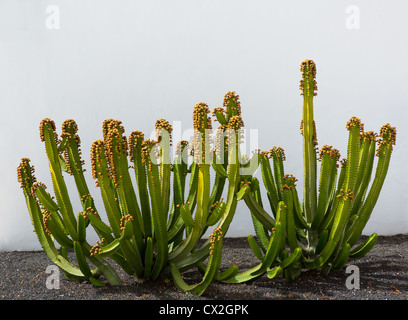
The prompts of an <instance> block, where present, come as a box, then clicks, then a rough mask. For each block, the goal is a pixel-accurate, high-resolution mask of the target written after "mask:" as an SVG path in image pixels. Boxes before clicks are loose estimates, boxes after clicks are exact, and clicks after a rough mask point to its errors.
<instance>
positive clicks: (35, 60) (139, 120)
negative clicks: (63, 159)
mask: <svg viewBox="0 0 408 320" xmlns="http://www.w3.org/2000/svg"><path fill="white" fill-rule="evenodd" d="M350 5H353V6H352V7H350ZM50 6H51V7H50ZM52 6H55V7H52ZM47 8H48V9H47ZM55 9H58V11H59V12H57V11H55ZM356 10H358V11H359V12H358V11H356ZM407 11H408V4H407V3H406V2H404V1H402V0H401V1H392V2H386V1H359V0H355V1H352V2H350V1H335V2H334V3H333V1H323V0H321V1H300V0H299V1H266V0H262V1H261V0H257V1H240V0H228V1H227V0H222V1H197V0H184V1H180V0H173V1H162V0H160V1H158V0H155V1H147V0H145V1H130V0H129V1H123V0H121V1H108V0H93V1H90V0H85V1H84V0H81V1H72V0H71V1H62V0H53V1H51V0H50V1H39V0H0V108H1V115H2V117H1V121H2V123H1V126H0V148H1V149H0V150H1V151H0V170H1V172H0V177H1V181H0V250H31V249H39V248H40V246H39V244H38V241H37V239H36V236H35V234H34V233H33V232H32V230H33V228H32V226H31V222H30V219H29V215H28V212H27V209H26V205H25V202H24V198H23V196H22V193H21V190H20V189H19V185H18V183H17V179H16V167H17V165H18V163H19V161H20V159H21V158H22V157H28V158H30V159H31V160H32V164H34V165H35V166H36V175H37V178H38V180H40V181H43V182H45V183H47V184H48V185H49V188H51V183H50V177H49V170H48V164H47V160H46V158H45V152H44V146H43V144H42V143H41V142H40V139H39V134H38V126H39V123H40V120H41V119H42V118H44V117H50V118H52V119H53V120H54V121H55V122H56V125H57V128H58V130H60V127H61V123H62V121H63V120H65V119H68V118H72V119H75V120H76V122H77V123H78V126H79V134H80V137H81V139H82V150H83V156H84V159H85V161H86V168H87V169H88V172H87V174H88V175H87V178H88V182H89V184H90V186H91V187H92V192H93V195H94V196H95V197H97V195H98V193H99V190H98V189H93V181H92V178H91V172H90V171H91V170H90V161H89V148H90V146H91V143H92V142H93V141H94V140H95V139H98V138H100V137H101V136H102V133H101V124H102V121H103V120H104V119H106V118H116V119H119V120H122V121H123V124H124V126H125V128H126V130H127V133H129V132H131V131H132V130H136V129H137V130H142V131H144V132H145V133H146V134H150V132H151V131H152V129H153V127H154V122H155V121H156V120H157V119H159V118H162V117H163V118H166V119H167V120H168V121H170V122H171V123H177V124H178V125H179V126H180V130H181V131H180V132H181V133H183V132H185V130H188V129H191V127H192V121H191V116H192V108H193V106H194V105H195V104H196V103H197V102H200V101H204V102H206V103H208V105H209V106H210V108H211V109H213V108H214V107H217V106H220V105H221V104H222V99H223V96H224V94H225V93H226V92H227V91H229V90H235V91H236V92H237V93H238V94H239V95H240V98H241V99H240V100H241V105H242V112H243V114H242V115H243V117H244V121H245V125H246V128H247V129H257V130H258V135H259V139H258V142H259V148H261V149H263V150H266V149H269V148H271V147H273V146H275V145H276V146H281V147H283V148H284V149H285V151H286V157H287V160H286V171H287V172H288V173H292V174H294V175H295V176H297V177H298V179H299V182H298V186H299V187H300V189H299V190H302V188H301V186H302V175H303V167H302V161H303V160H302V159H303V158H302V140H301V135H300V133H299V123H300V119H301V107H302V98H301V97H300V95H299V93H300V92H299V89H298V85H299V80H300V72H299V66H300V63H301V62H302V61H303V60H304V59H307V58H308V59H313V60H314V61H315V62H316V64H317V83H318V88H319V90H318V96H317V97H316V99H315V120H316V123H317V133H318V139H319V145H320V146H322V145H324V144H329V145H333V146H334V147H336V148H338V149H339V150H340V151H341V153H342V155H344V156H345V155H346V145H347V137H348V135H347V131H346V129H345V125H346V122H347V120H348V119H349V118H350V117H351V116H358V117H360V118H361V119H362V121H363V123H364V124H365V128H366V130H375V131H378V130H379V129H380V127H381V126H382V125H383V124H384V123H387V122H389V123H390V124H391V125H393V126H396V127H397V131H398V136H397V146H396V147H395V149H394V153H393V156H392V159H391V165H390V169H389V172H388V176H387V179H386V182H385V185H384V187H383V190H382V193H381V195H380V198H379V201H378V203H377V206H376V208H375V209H374V212H373V214H372V218H371V219H370V221H369V223H368V225H367V226H366V229H365V231H364V233H365V234H368V233H371V232H377V233H379V234H397V233H406V232H408V193H407V191H405V188H406V185H405V182H407V177H408V171H407V165H406V162H407V160H408V149H407V141H408V129H407V125H406V120H407V116H408V99H407V89H408V60H407V57H408V44H407V41H406V40H407V39H408V20H407V19H406V12H407ZM58 14H59V17H58V16H57V15H58ZM358 14H359V15H358ZM357 15H358V16H357ZM358 17H359V20H356V19H357V18H358ZM353 27H356V29H353ZM53 28H56V29H53ZM404 163H405V165H404ZM258 176H259V173H258ZM71 190H72V197H73V198H75V197H76V194H75V192H76V191H75V189H73V188H71ZM75 201H76V200H75ZM75 201H74V203H75ZM78 204H79V202H76V204H75V205H76V208H78V209H77V210H80V207H79V205H78ZM98 206H99V208H100V211H103V209H102V208H103V206H102V203H101V202H99V203H98ZM252 233H253V229H252V223H251V219H250V217H249V214H248V211H247V210H246V208H245V206H244V205H243V204H240V205H239V207H238V211H237V213H236V216H235V219H234V222H233V224H232V226H231V229H230V231H229V235H230V236H246V235H248V234H252Z"/></svg>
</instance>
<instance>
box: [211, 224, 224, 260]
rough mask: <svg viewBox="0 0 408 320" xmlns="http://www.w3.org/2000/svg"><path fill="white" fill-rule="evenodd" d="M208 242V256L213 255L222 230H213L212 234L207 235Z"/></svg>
mask: <svg viewBox="0 0 408 320" xmlns="http://www.w3.org/2000/svg"><path fill="white" fill-rule="evenodd" d="M209 238H210V239H211V240H210V243H211V245H210V256H212V255H213V253H214V248H215V242H216V241H220V240H221V239H222V229H221V228H220V227H218V228H215V229H214V232H213V233H212V234H210V235H209Z"/></svg>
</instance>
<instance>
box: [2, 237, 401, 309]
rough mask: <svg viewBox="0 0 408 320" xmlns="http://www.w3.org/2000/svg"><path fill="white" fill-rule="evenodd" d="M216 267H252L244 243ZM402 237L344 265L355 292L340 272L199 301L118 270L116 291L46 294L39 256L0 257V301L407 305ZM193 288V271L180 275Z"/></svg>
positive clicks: (69, 289) (68, 285) (213, 293)
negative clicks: (351, 270)
mask: <svg viewBox="0 0 408 320" xmlns="http://www.w3.org/2000/svg"><path fill="white" fill-rule="evenodd" d="M224 248H225V250H224V251H223V263H222V267H224V268H225V267H227V266H229V265H230V264H236V265H237V266H238V267H239V268H240V270H241V271H243V270H245V269H248V268H251V267H253V266H254V265H255V264H257V263H258V262H257V259H256V258H255V257H254V255H253V254H252V251H251V249H250V248H249V246H248V244H247V241H246V239H245V238H227V239H225V244H224ZM407 253H408V235H395V236H380V237H379V239H378V241H377V244H376V245H375V246H374V248H373V249H372V250H371V251H370V253H369V254H367V255H366V256H365V257H363V258H361V259H358V260H351V261H349V263H350V264H353V265H355V266H357V267H358V268H359V272H360V289H359V290H357V289H353V290H350V289H347V287H346V279H347V277H348V276H350V274H347V273H346V271H345V268H344V269H343V270H340V271H335V272H331V273H330V274H329V275H328V276H321V275H319V273H317V272H314V271H305V272H303V273H302V275H301V276H300V277H298V278H297V279H295V280H294V281H293V282H290V283H287V282H285V280H284V279H283V278H282V277H279V278H277V279H273V280H271V279H268V278H267V277H266V275H265V276H263V277H261V278H259V279H257V280H255V281H253V282H251V283H246V284H237V285H233V284H222V283H213V284H212V285H211V286H210V287H209V288H208V289H207V291H206V292H205V293H204V294H203V295H202V296H201V297H195V296H192V295H191V294H186V293H183V292H180V291H178V290H177V288H176V287H175V286H174V284H173V283H172V282H171V281H168V282H165V281H163V280H158V281H155V282H145V283H143V284H136V283H135V282H134V281H133V278H132V277H130V276H128V275H126V274H125V273H124V272H123V271H121V270H120V269H119V268H118V272H119V273H120V275H121V277H122V279H124V283H123V285H122V286H120V287H110V286H106V287H94V286H93V285H92V284H90V283H75V282H70V281H67V280H65V278H64V277H63V275H62V274H61V276H60V288H59V289H47V287H46V279H47V277H48V276H49V274H47V273H46V272H45V270H46V268H47V266H49V265H52V263H51V261H50V260H49V259H48V257H47V256H46V254H45V253H44V252H42V251H35V252H31V251H30V252H27V251H23V252H21V251H16V252H0V300H3V301H4V300H149V301H150V300H163V301H164V300H168V301H175V300H183V301H186V300H201V301H207V302H209V301H211V300H247V301H249V300H407V298H408V256H407ZM183 277H184V278H185V280H186V281H187V282H197V281H199V280H200V278H201V276H200V274H199V273H198V271H195V270H194V271H190V272H187V273H185V274H183Z"/></svg>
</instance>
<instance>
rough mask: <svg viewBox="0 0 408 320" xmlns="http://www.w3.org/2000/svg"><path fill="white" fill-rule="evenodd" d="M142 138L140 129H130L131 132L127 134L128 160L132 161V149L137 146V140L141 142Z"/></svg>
mask: <svg viewBox="0 0 408 320" xmlns="http://www.w3.org/2000/svg"><path fill="white" fill-rule="evenodd" d="M143 140H144V134H143V132H142V131H139V130H135V131H132V132H131V133H130V134H129V143H128V147H129V158H130V161H132V162H133V161H134V159H133V149H134V147H137V145H138V143H139V141H140V143H142V142H143Z"/></svg>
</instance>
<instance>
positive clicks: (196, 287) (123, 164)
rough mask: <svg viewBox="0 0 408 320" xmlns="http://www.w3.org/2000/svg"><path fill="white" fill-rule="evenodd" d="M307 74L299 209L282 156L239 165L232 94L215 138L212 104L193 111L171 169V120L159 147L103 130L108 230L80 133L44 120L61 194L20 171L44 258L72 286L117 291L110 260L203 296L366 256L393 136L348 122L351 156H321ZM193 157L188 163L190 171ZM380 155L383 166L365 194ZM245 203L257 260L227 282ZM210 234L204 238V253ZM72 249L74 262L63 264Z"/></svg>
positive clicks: (111, 127) (95, 159) (99, 148)
mask: <svg viewBox="0 0 408 320" xmlns="http://www.w3.org/2000/svg"><path fill="white" fill-rule="evenodd" d="M301 72H302V80H301V81H300V89H301V91H302V93H301V94H302V95H303V117H302V121H301V126H300V129H301V133H302V135H303V160H304V186H303V203H301V202H300V200H299V196H298V193H297V190H296V182H297V179H296V178H295V177H294V176H293V175H290V174H287V173H285V170H284V165H283V162H284V161H285V160H286V157H285V153H284V150H283V149H282V148H280V147H273V148H272V149H271V150H270V151H262V152H261V151H259V150H257V151H255V152H254V154H253V157H252V158H251V159H250V160H249V159H248V157H246V156H243V155H241V153H240V147H239V145H240V142H241V138H242V127H243V126H244V122H243V120H242V117H241V105H240V102H239V96H238V95H236V94H235V92H228V93H227V94H226V95H225V96H224V101H223V106H222V107H217V108H215V109H214V110H213V111H212V116H213V117H214V119H215V121H218V122H219V126H218V128H217V129H216V130H215V133H214V132H213V129H212V121H211V116H210V114H211V112H210V109H209V107H208V106H207V104H205V103H203V102H200V103H198V104H197V105H196V106H195V107H194V110H193V126H194V136H193V139H192V141H191V142H188V141H184V140H182V141H179V142H178V143H177V145H176V148H175V150H176V151H175V155H174V157H173V159H172V157H171V146H172V127H171V125H170V123H169V122H168V121H166V120H165V119H159V120H157V122H156V124H155V130H156V140H151V139H145V137H144V134H143V133H142V132H141V131H137V130H136V131H133V132H131V133H130V134H129V136H128V137H126V136H125V129H124V127H123V125H122V123H121V121H118V120H113V119H107V120H105V121H104V122H103V125H102V133H103V139H100V140H96V141H95V142H94V143H93V144H92V146H91V167H92V177H93V179H94V180H95V184H96V187H98V188H99V189H100V193H101V196H102V200H103V204H104V209H105V212H106V216H107V219H108V221H107V222H104V221H103V220H102V218H101V217H100V215H99V213H98V210H97V208H96V207H95V203H94V200H93V198H92V196H91V193H90V190H89V188H88V186H87V183H86V180H85V176H84V172H85V169H84V161H83V160H82V158H81V150H80V143H81V141H80V138H79V135H78V133H77V132H78V127H77V124H76V123H75V121H73V120H66V121H64V122H63V124H62V133H61V135H58V134H57V132H56V127H55V123H54V121H52V120H51V119H48V118H46V119H43V120H42V121H41V123H40V137H41V140H42V141H43V142H44V144H45V150H46V154H47V158H48V161H49V167H50V172H51V179H52V187H53V191H54V195H53V196H52V195H51V194H50V193H48V192H47V187H46V186H45V184H43V183H41V182H37V181H36V178H35V176H34V167H33V166H32V165H31V164H30V160H29V159H28V158H23V159H22V160H21V163H20V165H19V166H18V170H17V172H18V181H19V182H20V184H21V188H22V189H23V192H24V196H25V199H26V203H27V207H28V210H29V213H30V216H31V220H32V223H33V226H34V229H35V232H36V234H37V236H38V239H39V242H40V244H41V246H42V247H43V249H44V250H45V252H46V253H47V255H48V256H49V258H50V259H51V260H52V261H53V263H55V264H56V265H57V266H58V267H60V268H61V269H62V270H63V271H64V273H65V275H66V277H67V278H69V279H72V280H77V281H83V280H88V281H90V282H92V283H93V284H95V285H104V284H105V283H106V282H107V283H109V284H110V285H120V284H121V283H122V280H121V279H120V277H119V276H118V275H117V273H116V272H115V270H114V268H113V267H112V265H111V263H112V262H110V260H109V259H107V258H110V259H111V260H113V261H115V262H116V263H117V264H119V265H120V266H121V267H122V268H123V270H124V271H126V272H127V273H128V274H130V275H133V276H134V278H135V280H136V281H138V282H142V281H144V280H148V279H152V280H154V279H157V278H158V277H162V278H170V277H171V278H172V279H173V281H174V283H175V285H176V286H177V287H178V288H179V289H181V290H183V291H186V292H191V293H193V294H196V295H201V294H202V293H203V292H204V291H205V290H206V288H207V287H208V286H209V285H210V284H211V283H212V282H213V281H221V282H226V283H239V282H245V281H249V280H252V279H254V278H257V277H260V276H262V275H264V274H267V276H268V277H269V278H273V277H275V276H278V275H282V274H283V275H284V277H285V278H286V279H287V280H292V279H294V278H295V277H297V276H298V275H299V274H300V273H301V270H302V268H310V269H318V270H320V271H321V272H322V273H325V274H327V273H328V272H329V271H330V270H331V269H339V268H341V267H342V266H344V264H345V263H346V262H347V261H348V259H349V258H359V257H362V256H363V255H365V254H366V253H367V252H368V251H369V250H370V249H371V248H372V247H373V245H374V244H375V242H376V240H377V235H376V234H373V235H371V236H370V237H368V238H367V240H366V241H364V242H363V243H361V244H359V245H356V243H357V242H358V240H359V239H360V236H361V234H362V231H363V229H364V227H365V225H366V223H367V221H368V219H369V217H370V215H371V212H372V210H373V208H374V205H375V203H376V201H377V199H378V196H379V193H380V190H381V187H382V185H383V182H384V179H385V176H386V173H387V169H388V166H389V161H390V157H391V152H392V149H393V147H392V146H393V145H394V144H395V137H396V130H395V128H394V127H391V126H390V125H389V124H386V125H384V126H383V127H382V128H381V130H380V132H379V134H376V133H374V132H372V131H368V132H365V131H364V126H363V124H362V123H361V120H360V119H358V118H356V117H352V118H351V119H350V120H349V122H348V123H347V126H346V127H347V130H348V131H349V141H348V149H347V158H345V159H342V160H340V152H339V151H338V150H337V149H335V148H333V147H332V146H328V145H324V146H323V147H322V148H321V149H320V151H318V149H317V144H318V143H317V135H316V124H315V122H314V120H313V98H314V96H316V91H317V85H316V80H315V77H316V66H315V64H314V62H313V61H312V60H305V61H304V62H303V63H302V64H301ZM188 154H190V155H191V156H192V157H193V161H192V163H191V164H188V159H187V158H188ZM375 156H377V157H378V163H377V168H376V170H375V176H374V179H373V181H372V183H371V185H370V179H371V176H372V172H373V168H374V158H375ZM318 162H320V163H321V165H320V175H319V181H317V177H318V172H317V171H318V169H317V168H318ZM258 166H260V167H261V171H262V182H263V185H264V187H265V189H266V192H267V196H268V200H269V204H270V208H271V211H272V212H271V214H270V213H268V212H267V211H266V210H265V209H264V204H263V201H262V198H261V185H260V181H259V180H258V179H257V178H256V177H253V173H254V172H255V170H256V169H257V168H258ZM339 167H340V169H339ZM211 174H213V175H214V179H213V184H212V185H211V179H210V176H211ZM67 175H68V176H73V179H74V180H75V184H76V187H77V192H78V196H79V198H80V201H81V204H82V208H81V210H80V212H79V213H77V214H75V212H74V208H73V206H72V204H71V200H70V195H69V193H68V189H67V185H66V183H65V177H66V176H67ZM132 175H134V179H132ZM133 181H136V185H134V182H133ZM223 194H226V198H225V200H224V198H222V195H223ZM71 196H72V195H71ZM239 200H244V202H245V203H246V205H247V207H248V208H249V210H250V213H251V216H252V221H253V225H254V230H255V234H256V238H255V237H253V236H249V237H248V242H249V245H250V247H251V248H252V250H253V252H254V254H255V256H256V257H257V258H258V259H259V260H260V262H259V264H258V265H256V266H254V267H253V268H251V269H249V270H245V271H243V272H239V270H238V268H237V267H236V266H234V265H233V266H230V267H229V268H227V269H226V270H225V271H223V272H220V265H221V258H222V242H223V238H224V237H225V235H226V233H227V231H228V228H229V226H230V224H231V221H232V220H233V217H234V214H235V211H236V207H237V203H238V201H239ZM215 225H217V226H216V227H215V229H214V232H213V233H212V234H211V235H210V236H209V239H208V240H207V241H205V242H200V243H201V244H200V245H199V240H200V239H202V238H203V236H204V235H205V233H206V232H207V229H208V228H209V227H212V226H215ZM90 226H91V227H92V228H93V229H94V230H95V232H96V234H97V235H98V237H99V240H98V241H97V243H96V244H94V245H91V244H89V243H88V242H87V237H86V234H87V228H88V227H90ZM353 247H354V248H353ZM69 249H73V251H74V253H75V257H76V259H74V260H75V261H76V262H75V261H74V260H72V258H70V257H69V256H68V251H69ZM207 258H208V259H207ZM205 261H206V263H205ZM193 267H197V268H198V270H199V271H200V272H201V273H202V274H203V278H202V281H201V282H199V283H197V284H187V283H186V282H185V281H184V279H183V277H182V273H183V272H184V271H186V270H188V269H190V268H193ZM101 276H103V277H101Z"/></svg>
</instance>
